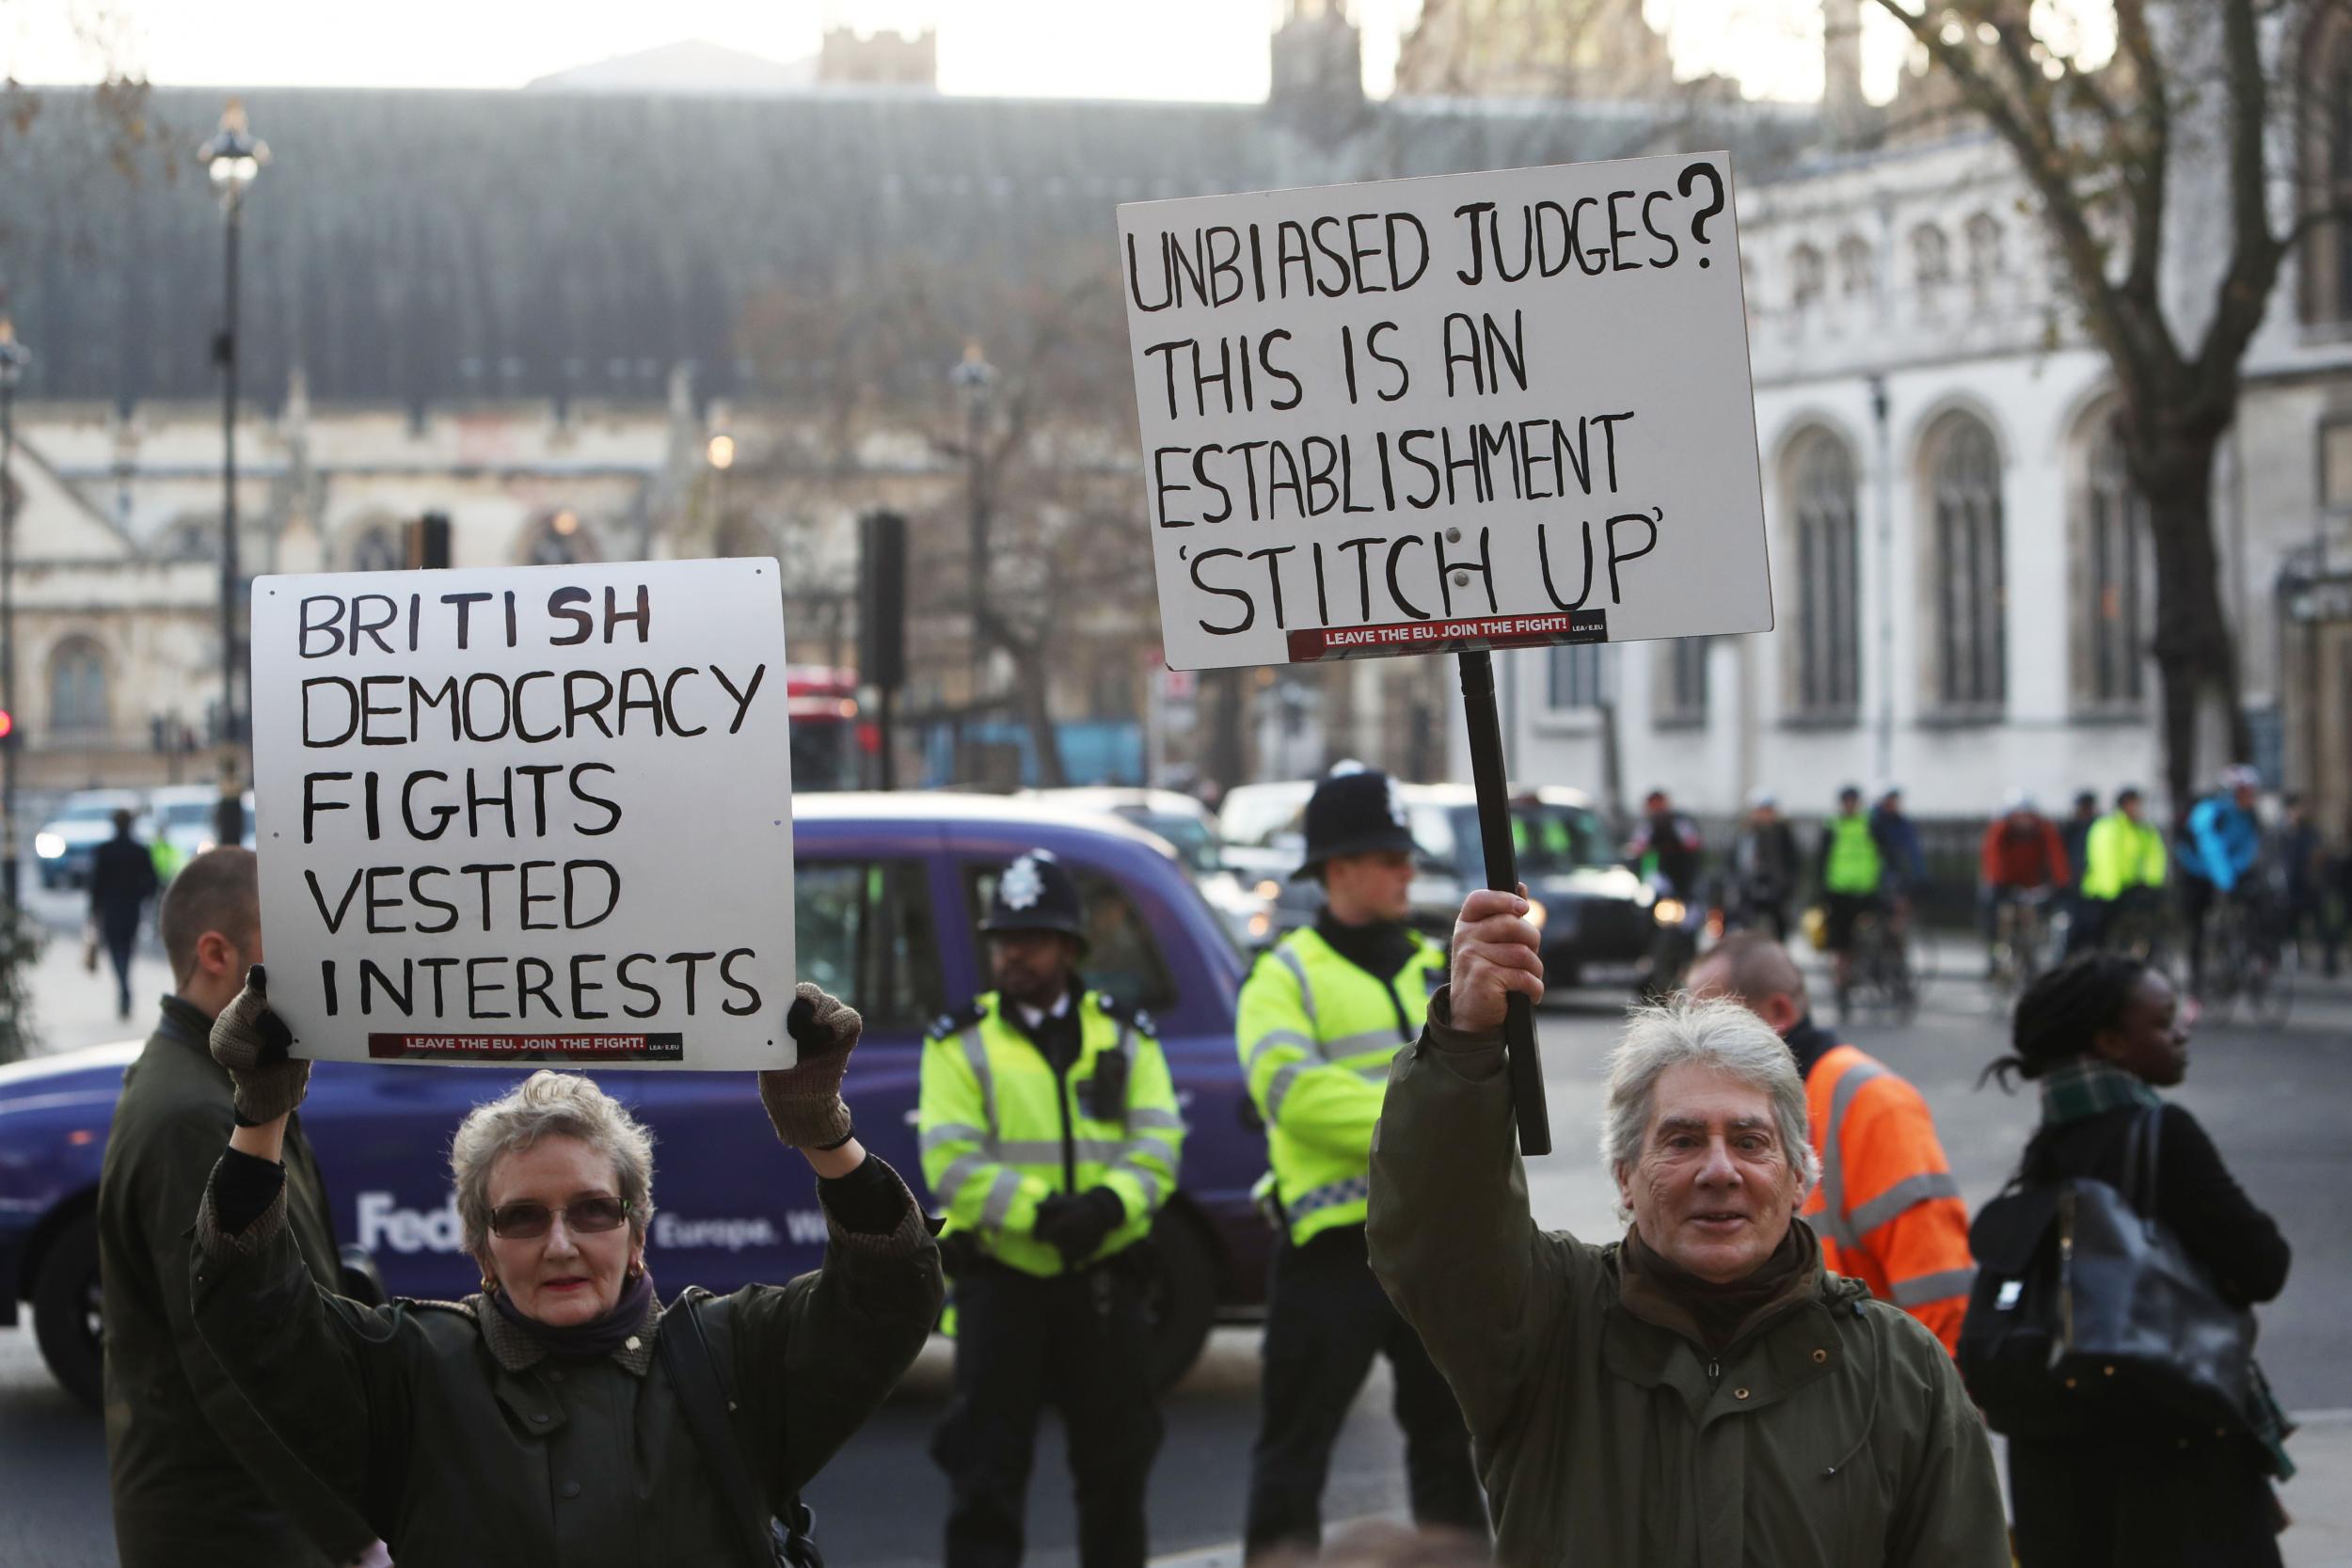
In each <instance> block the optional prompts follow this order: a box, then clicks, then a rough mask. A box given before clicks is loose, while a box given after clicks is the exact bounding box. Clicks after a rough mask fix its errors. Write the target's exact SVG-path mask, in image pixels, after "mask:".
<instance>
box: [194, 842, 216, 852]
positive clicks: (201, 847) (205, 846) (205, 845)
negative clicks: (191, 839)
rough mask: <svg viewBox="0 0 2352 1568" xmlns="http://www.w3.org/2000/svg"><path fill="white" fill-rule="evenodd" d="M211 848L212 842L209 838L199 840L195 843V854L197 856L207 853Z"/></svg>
mask: <svg viewBox="0 0 2352 1568" xmlns="http://www.w3.org/2000/svg"><path fill="white" fill-rule="evenodd" d="M213 847H214V845H213V841H212V840H211V839H209V838H200V839H198V840H197V841H196V852H197V853H198V854H199V855H201V854H205V853H207V852H209V851H210V850H211V849H212V848H213Z"/></svg>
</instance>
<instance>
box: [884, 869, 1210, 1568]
mask: <svg viewBox="0 0 2352 1568" xmlns="http://www.w3.org/2000/svg"><path fill="white" fill-rule="evenodd" d="M980 929H981V930H982V931H983V932H985V933H986V936H987V942H988V952H989V967H990V970H991V973H992V974H993V977H994V979H995V981H996V988H997V989H996V990H993V991H990V992H988V993H987V994H985V995H983V996H979V997H977V998H975V999H974V1000H973V1002H972V1003H971V1005H970V1006H967V1007H965V1008H964V1009H963V1010H962V1011H961V1012H958V1013H950V1014H949V1015H947V1016H946V1017H945V1018H943V1019H941V1020H940V1021H939V1022H937V1023H936V1024H934V1025H933V1026H932V1029H931V1034H930V1038H929V1039H928V1040H927V1041H925V1043H924V1046H923V1069H922V1070H923V1086H922V1100H921V1110H920V1114H919V1117H918V1118H917V1119H918V1124H919V1127H920V1130H921V1138H922V1151H923V1175H924V1178H925V1180H928V1181H929V1182H930V1189H931V1193H932V1196H933V1197H934V1199H935V1200H936V1202H937V1205H938V1207H939V1208H941V1209H942V1210H944V1211H945V1212H946V1228H945V1230H944V1231H943V1233H942V1235H941V1238H940V1243H941V1251H942V1252H943V1254H944V1255H946V1258H947V1259H948V1260H949V1261H948V1267H949V1272H950V1274H951V1275H953V1290H954V1296H953V1299H954V1303H955V1311H956V1370H955V1395H954V1398H953V1400H952V1401H951V1402H950V1403H949V1405H948V1408H947V1415H946V1419H945V1420H943V1421H942V1422H941V1423H940V1428H939V1433H938V1436H937V1438H936V1439H935V1440H934V1442H933V1444H932V1449H931V1452H932V1456H933V1457H934V1458H935V1459H937V1460H938V1462H939V1464H940V1466H941V1468H943V1469H945V1470H946V1472H947V1477H948V1481H949V1483H950V1485H951V1488H952V1491H953V1497H952V1498H951V1500H950V1505H949V1509H948V1514H947V1544H946V1568H1011V1565H1012V1564H1015V1563H1018V1562H1019V1561H1020V1560H1021V1553H1022V1545H1023V1539H1024V1537H1023V1529H1022V1513H1023V1503H1024V1501H1025V1498H1026V1497H1027V1495H1028V1484H1029V1464H1030V1459H1031V1455H1032V1451H1033V1449H1034V1448H1035V1445H1036V1438H1037V1418H1038V1411H1039V1408H1040V1407H1041V1405H1043V1404H1045V1403H1046V1402H1052V1403H1053V1404H1054V1405H1055V1406H1056V1407H1057V1408H1058V1409H1059V1410H1060V1411H1061V1415H1062V1420H1063V1422H1064V1424H1065V1425H1066V1426H1067V1428H1068V1430H1069V1439H1070V1468H1071V1472H1072V1475H1073V1479H1074V1481H1076V1489H1077V1503H1078V1560H1079V1561H1080V1563H1082V1564H1083V1565H1084V1568H1142V1564H1143V1561H1144V1557H1145V1551H1146V1548H1145V1528H1144V1485H1145V1482H1146V1481H1147V1480H1148V1478H1149V1477H1150V1474H1151V1468H1152V1454H1153V1452H1154V1451H1155V1450H1156V1449H1158V1448H1159V1442H1160V1416H1159V1409H1158V1406H1157V1402H1156V1399H1155V1396H1154V1393H1153V1390H1152V1372H1151V1357H1150V1335H1149V1330H1148V1326H1147V1323H1146V1318H1145V1311H1144V1299H1145V1293H1146V1290H1147V1287H1148V1284H1149V1275H1150V1265H1149V1253H1150V1249H1149V1247H1148V1246H1145V1245H1141V1244H1139V1243H1144V1242H1145V1241H1146V1239H1147V1238H1148V1237H1149V1236H1150V1235H1151V1231H1152V1217H1153V1216H1154V1215H1155V1214H1157V1213H1158V1212H1159V1210H1160V1206H1161V1205H1162V1204H1163V1203H1165V1202H1167V1201H1168V1196H1169V1195H1170V1194H1171V1193H1173V1192H1174V1191H1175V1189H1176V1171H1177V1165H1178V1162H1179V1159H1180V1157H1181V1155H1182V1153H1183V1149H1184V1120H1183V1118H1182V1117H1180V1116H1179V1115H1178V1113H1177V1109H1176V1091H1175V1085H1174V1084H1173V1082H1172V1081H1171V1079H1170V1078H1169V1076H1168V1060H1167V1058H1166V1057H1165V1056H1163V1055H1162V1054H1161V1053H1160V1045H1159V1041H1158V1040H1156V1039H1154V1038H1153V1037H1152V1021H1151V1019H1150V1018H1149V1017H1148V1016H1147V1015H1145V1014H1144V1013H1142V1012H1139V1011H1137V1010H1136V1009H1135V1008H1133V1007H1129V1006H1123V1005H1121V1004H1120V1003H1119V1002H1117V1001H1114V1000H1113V999H1112V998H1110V997H1108V996H1104V994H1102V993H1101V992H1100V991H1094V990H1088V989H1087V987H1086V984H1085V982H1084V981H1083V980H1081V979H1080V978H1079V977H1078V974H1077V964H1078V960H1079V959H1081V958H1084V957H1085V956H1086V950H1087V938H1086V911H1085V909H1084V907H1083V905H1082V904H1081V902H1080V898H1079V894H1078V884H1077V882H1076V880H1075V879H1073V877H1072V876H1071V874H1070V871H1069V868H1068V867H1066V866H1064V865H1063V864H1061V863H1060V862H1058V861H1057V860H1056V859H1055V858H1054V857H1053V855H1052V854H1051V853H1050V852H1049V851H1046V850H1043V849H1038V850H1033V851H1031V852H1030V853H1028V854H1025V855H1023V856H1022V857H1021V858H1020V859H1018V860H1016V861H1014V862H1013V863H1011V864H1010V865H1009V866H1007V867H1006V868H1005V870H1004V873H1003V874H1002V875H1001V876H1000V877H998V878H997V879H996V887H995V891H994V893H993V895H992V896H991V897H990V899H989V906H988V914H987V917H986V918H985V919H984V920H982V921H981V923H980Z"/></svg>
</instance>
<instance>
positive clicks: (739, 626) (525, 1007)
mask: <svg viewBox="0 0 2352 1568" xmlns="http://www.w3.org/2000/svg"><path fill="white" fill-rule="evenodd" d="M782 605H783V600H782V595H781V593H780V591H779V589H778V586H777V569H776V563H775V562H773V561H692V562H634V563H624V564H615V565H588V566H541V567H517V568H514V569H511V570H501V571H464V572H407V573H386V572H370V573H364V574H361V573H351V574H342V575H337V576H324V577H272V578H262V579H260V580H259V581H258V582H256V583H255V584H254V589H253V714H254V720H253V725H254V736H253V739H254V787H255V795H256V801H255V804H256V813H255V815H256V818H257V821H258V824H259V830H260V846H261V850H260V853H261V873H262V929H263V932H264V934H265V945H266V947H267V950H268V954H269V960H270V966H269V967H270V1002H271V1005H272V1006H274V1007H276V1008H277V1009H278V1012H279V1013H281V1014H283V1015H284V1016H285V1018H286V1019H287V1021H288V1022H289V1023H290V1024H291V1025H292V1026H293V1028H294V1034H295V1036H296V1037H297V1040H298V1041H299V1044H298V1046H297V1048H296V1049H297V1051H298V1052H299V1053H301V1054H305V1055H310V1056H315V1057H330V1058H332V1057H345V1058H368V1057H374V1058H377V1059H392V1060H422V1061H461V1062H482V1063H517V1062H532V1061H582V1062H589V1061H594V1062H607V1063H627V1064H630V1065H640V1066H670V1067H685V1068H752V1067H777V1066H783V1065H787V1064H788V1063H789V1062H790V1060H791V1057H792V1046H791V1041H790V1039H789V1037H787V1036H786V1034H785V1032H784V1029H783V1027H782V1024H783V1019H784V1014H785V1010H786V1008H787V1006H790V1004H791V1001H792V980H793V968H792V962H793V955H792V827H791V816H792V814H791V809H790V805H791V776H790V758H791V749H790V743H789V739H788V736H787V733H786V677H785V669H784V620H783V610H782Z"/></svg>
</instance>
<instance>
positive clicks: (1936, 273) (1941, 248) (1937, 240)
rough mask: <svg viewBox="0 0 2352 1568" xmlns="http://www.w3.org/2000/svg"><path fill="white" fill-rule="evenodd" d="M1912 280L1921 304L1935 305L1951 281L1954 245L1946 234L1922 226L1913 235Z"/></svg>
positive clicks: (1931, 225)
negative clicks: (1915, 285)
mask: <svg viewBox="0 0 2352 1568" xmlns="http://www.w3.org/2000/svg"><path fill="white" fill-rule="evenodd" d="M1911 277H1912V281H1913V282H1914V283H1915V284H1917V285H1918V289H1919V300H1920V303H1921V304H1924V305H1932V304H1934V303H1935V301H1936V298H1937V296H1938V295H1940V294H1941V293H1943V292H1944V285H1945V284H1947V283H1949V282H1950V281H1951V280H1952V245H1951V242H1950V241H1949V240H1947V239H1946V238H1945V237H1944V230H1941V229H1938V228H1937V227H1936V226H1935V225H1934V224H1932V223H1923V224H1921V225H1920V226H1919V227H1918V228H1916V229H1915V230H1912V231H1911Z"/></svg>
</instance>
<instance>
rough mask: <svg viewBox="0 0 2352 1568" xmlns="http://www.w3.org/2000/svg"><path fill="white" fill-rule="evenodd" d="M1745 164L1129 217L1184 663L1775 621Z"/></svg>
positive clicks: (1134, 326)
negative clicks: (1746, 291) (1753, 370)
mask: <svg viewBox="0 0 2352 1568" xmlns="http://www.w3.org/2000/svg"><path fill="white" fill-rule="evenodd" d="M1729 168H1730V162H1729V160H1728V158H1727V157H1726V156H1725V155H1724V154H1722V153H1703V154H1696V155H1686V156H1677V157H1668V158H1644V159H1635V160H1632V161H1629V162H1625V163H1613V164H1585V165H1573V166H1562V167H1554V168H1528V169H1513V170H1507V171H1504V172H1501V173H1491V174H1465V175H1450V176H1445V177H1442V178H1438V179H1426V180H1400V181H1391V182H1382V183H1377V184H1366V185H1339V186H1329V187H1325V188H1321V189H1313V190H1295V191H1270V192H1263V193H1258V194H1253V195H1247V196H1224V197H1203V198H1194V199H1187V200H1179V201H1155V202H1145V203H1136V204H1132V205H1128V206H1124V207H1121V208H1120V210H1119V221H1120V271H1121V277H1122V281H1123V284H1124V288H1125V291H1126V295H1127V322H1128V329H1129V335H1130V341H1131V347H1132V349H1133V353H1134V359H1135V373H1136V401H1137V404H1138V405H1139V407H1140V410H1141V416H1142V424H1143V449H1144V459H1145V477H1146V483H1147V489H1148V496H1149V503H1150V511H1151V519H1152V546H1153V559H1154V563H1155V565H1156V567H1157V571H1158V580H1159V590H1160V610H1161V622H1162V627H1163V630H1164V632H1165V635H1166V641H1167V648H1168V663H1169V664H1170V665H1171V666H1173V667H1175V668H1177V669H1205V668H1217V667H1223V666H1230V665H1242V664H1279V663H1284V662H1288V661H1293V660H1300V659H1311V658H1323V657H1359V656H1365V655H1376V654H1402V653H1427V652H1434V651H1439V650H1442V649H1445V648H1454V647H1472V646H1511V645H1514V644H1527V643H1539V642H1560V641H1618V640H1624V639H1629V638H1644V637H1674V636H1687V635H1693V634H1700V633H1713V632H1739V631H1762V630H1767V629H1769V628H1770V627H1771V626H1772V594H1771V585H1770V583H1769V581H1768V579H1767V577H1766V567H1765V551H1764V521H1763V496H1762V492H1761V489H1760V487H1759V484H1758V482H1757V472H1756V412H1755V404H1754V396H1753V392H1752V390H1751V388H1750V384H1749V375H1748V357H1747V319H1746V311H1745V306H1744V304H1743V301H1742V299H1741V296H1740V264H1739V240H1738V235H1737V233H1736V232H1735V230H1734V228H1733V224H1732V219H1731V212H1730V199H1729V198H1730V185H1729V173H1728V170H1729Z"/></svg>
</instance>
